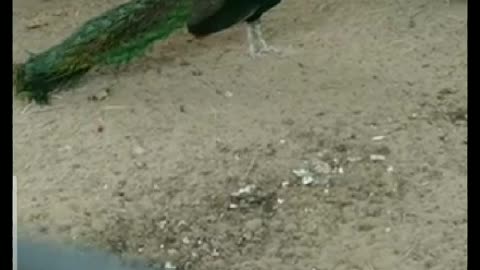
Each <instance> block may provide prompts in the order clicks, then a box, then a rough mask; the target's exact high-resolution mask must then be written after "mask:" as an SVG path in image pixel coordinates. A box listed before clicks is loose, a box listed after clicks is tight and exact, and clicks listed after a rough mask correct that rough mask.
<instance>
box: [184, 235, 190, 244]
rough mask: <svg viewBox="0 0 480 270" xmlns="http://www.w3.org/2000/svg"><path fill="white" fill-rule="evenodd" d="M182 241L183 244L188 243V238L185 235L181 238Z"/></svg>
mask: <svg viewBox="0 0 480 270" xmlns="http://www.w3.org/2000/svg"><path fill="white" fill-rule="evenodd" d="M182 242H183V243H184V244H185V245H188V244H190V239H188V237H186V236H185V237H184V238H183V239H182Z"/></svg>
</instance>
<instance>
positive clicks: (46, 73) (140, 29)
mask: <svg viewBox="0 0 480 270" xmlns="http://www.w3.org/2000/svg"><path fill="white" fill-rule="evenodd" d="M192 2H193V0H132V1H130V2H128V3H126V4H123V5H121V6H119V7H117V8H114V9H112V10H110V11H107V12H105V13H104V14H102V15H100V16H98V17H96V18H93V19H91V20H90V21H88V22H86V23H85V24H84V25H83V26H82V27H80V29H79V30H77V31H76V32H75V33H74V34H72V35H71V36H70V37H68V38H67V39H65V40H64V41H63V42H62V43H60V44H59V45H57V46H54V47H52V48H50V49H48V50H47V51H45V52H42V53H40V54H35V55H31V57H30V58H29V59H28V60H27V62H26V63H23V64H19V65H14V85H15V90H16V94H17V95H20V96H25V97H27V98H28V99H33V100H34V101H36V102H39V103H47V102H48V100H49V99H48V97H49V93H51V92H52V91H54V90H55V89H57V88H58V87H59V86H61V85H63V84H66V83H72V82H75V79H78V78H80V77H81V76H82V75H84V74H85V73H87V72H88V71H89V70H90V69H91V68H93V67H94V66H96V65H101V64H122V63H126V62H128V61H129V60H131V59H132V58H134V57H137V56H141V55H142V54H143V53H144V52H145V50H146V49H147V48H148V46H149V45H151V44H152V43H153V42H154V41H157V40H161V39H164V38H166V37H168V36H169V35H170V34H171V33H173V32H174V31H175V30H177V29H179V28H182V27H184V26H185V24H186V22H187V20H188V19H189V17H190V12H191V9H192Z"/></svg>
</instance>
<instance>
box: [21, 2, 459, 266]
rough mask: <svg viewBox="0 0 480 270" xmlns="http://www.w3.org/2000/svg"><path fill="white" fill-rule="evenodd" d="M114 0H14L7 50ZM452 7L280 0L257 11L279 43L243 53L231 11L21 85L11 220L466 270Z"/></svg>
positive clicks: (55, 33) (43, 229)
mask: <svg viewBox="0 0 480 270" xmlns="http://www.w3.org/2000/svg"><path fill="white" fill-rule="evenodd" d="M99 2H102V3H99ZM114 2H115V1H94V0H79V1H60V0H49V1H46V0H45V1H39V0H14V2H13V4H14V11H13V12H14V59H15V61H22V60H24V59H25V58H26V56H27V53H26V51H27V50H28V51H32V52H38V51H40V50H42V49H45V48H47V47H49V46H51V45H53V44H54V43H55V42H58V41H59V40H61V39H62V38H64V37H65V36H66V35H68V34H69V33H70V32H71V31H72V30H73V29H74V28H75V27H77V26H79V25H81V23H82V22H84V21H85V20H86V19H88V18H90V17H91V16H94V15H96V14H99V13H100V12H101V11H102V10H105V9H108V8H110V7H112V6H113V5H115V4H116V3H114ZM117 4H118V2H117ZM466 17H467V15H466V3H465V2H462V1H451V3H450V4H449V5H448V4H447V3H446V1H442V0H436V1H433V0H432V1H426V0H425V1H413V0H412V1H393V0H378V1H375V0H344V1H334V0H325V1H319V0H302V1H294V0H285V1H284V3H282V4H281V5H279V6H278V7H277V8H275V9H274V10H272V11H271V12H270V13H269V14H268V15H266V16H265V20H264V22H265V32H266V33H265V35H266V38H267V39H268V40H269V41H270V42H271V43H272V44H274V45H275V46H277V47H279V48H281V49H283V50H284V52H285V53H284V56H277V55H267V56H264V57H262V58H261V59H250V58H249V57H248V54H247V45H246V35H245V29H244V27H243V26H239V27H235V28H234V29H231V30H229V31H226V32H223V33H221V34H217V35H215V36H211V37H209V38H208V39H205V40H202V41H194V40H192V38H191V37H190V36H188V35H187V34H185V33H183V32H179V33H178V34H176V35H174V36H172V37H171V38H170V39H169V40H168V41H166V42H163V43H159V44H156V45H155V46H154V48H153V50H152V51H151V53H150V54H149V55H148V57H145V58H143V59H140V60H138V61H136V62H135V63H132V64H131V65H129V66H128V67H126V68H124V69H123V70H122V71H120V72H113V71H108V70H107V71H105V72H103V74H95V75H92V76H88V78H86V79H85V81H84V82H82V84H81V85H80V86H79V87H77V88H75V90H74V91H70V92H62V93H61V94H60V95H59V97H60V98H56V99H54V101H53V105H52V106H50V107H38V106H36V105H34V106H29V107H27V108H25V104H24V103H22V102H20V101H15V104H14V106H15V109H14V150H15V162H14V172H15V175H16V176H17V177H18V200H19V202H18V203H19V210H18V211H19V212H18V220H19V223H20V226H21V227H22V228H23V229H25V230H28V231H29V232H30V233H33V234H36V235H42V236H46V237H49V238H52V239H55V240H58V241H62V242H74V243H78V244H82V245H91V246H96V247H100V248H104V249H107V250H111V251H113V252H115V253H117V254H121V255H125V256H139V257H140V258H143V259H146V260H148V261H150V262H152V263H156V264H161V263H164V262H165V261H170V262H172V263H173V264H175V265H176V266H178V269H200V270H204V269H232V270H234V269H242V270H246V269H252V270H253V269H255V270H256V269H279V270H281V269H289V270H291V269H306V270H311V269H317V270H327V269H328V270H333V269H335V270H342V269H345V270H346V269H364V270H373V269H449V270H455V269H466V268H467V266H466V261H467V257H466V256H467V243H466V241H467V204H466V202H467V176H466V175H467V162H466V161H467V151H466V150H467V143H468V142H467V113H466V109H467V104H466V103H467V102H466V101H467V71H466V68H467V50H466V47H467V42H466V40H467V34H466V33H467V30H466ZM106 89H109V90H110V95H109V96H108V97H107V98H106V99H104V100H100V101H92V100H91V97H92V96H95V95H99V94H100V95H101V94H102V92H104V91H105V90H106ZM376 136H384V137H376ZM374 137H376V138H375V139H374V140H372V138H374ZM372 155H379V158H380V159H382V158H384V160H372V159H371V158H372ZM373 158H374V159H375V156H373ZM305 162H307V163H308V164H307V165H306V163H305ZM302 168H303V169H305V170H306V171H308V172H311V173H312V174H313V177H312V179H313V183H311V184H309V185H304V183H302V179H299V177H297V176H296V175H295V174H294V173H293V170H299V169H302ZM297 173H298V171H297ZM304 180H307V182H308V180H311V179H304ZM242 188H243V189H242ZM239 190H240V191H244V193H241V192H240V193H241V194H238V193H235V192H237V191H239Z"/></svg>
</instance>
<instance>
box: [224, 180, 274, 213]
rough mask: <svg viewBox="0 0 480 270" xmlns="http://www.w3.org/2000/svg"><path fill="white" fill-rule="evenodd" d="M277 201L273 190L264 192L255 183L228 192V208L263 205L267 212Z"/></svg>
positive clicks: (272, 208)
mask: <svg viewBox="0 0 480 270" xmlns="http://www.w3.org/2000/svg"><path fill="white" fill-rule="evenodd" d="M276 202H277V194H276V193H275V192H266V191H262V190H261V189H259V188H257V187H256V186H255V185H247V186H245V187H243V188H240V189H239V190H238V191H236V192H233V193H231V194H230V202H229V204H228V207H227V208H228V209H230V210H234V209H247V208H255V207H259V206H260V207H263V209H264V210H265V211H267V212H271V211H273V210H274V205H276Z"/></svg>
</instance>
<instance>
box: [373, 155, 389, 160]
mask: <svg viewBox="0 0 480 270" xmlns="http://www.w3.org/2000/svg"><path fill="white" fill-rule="evenodd" d="M386 159H387V158H386V157H385V156H384V155H376V154H373V155H370V160H371V161H385V160H386Z"/></svg>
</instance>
